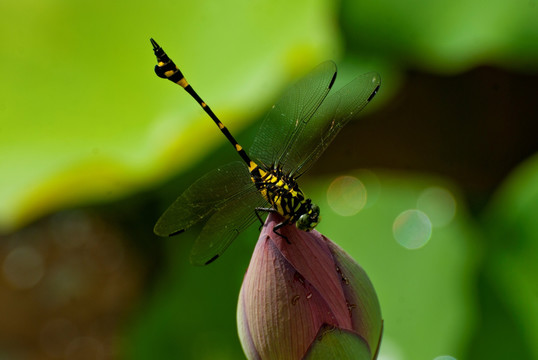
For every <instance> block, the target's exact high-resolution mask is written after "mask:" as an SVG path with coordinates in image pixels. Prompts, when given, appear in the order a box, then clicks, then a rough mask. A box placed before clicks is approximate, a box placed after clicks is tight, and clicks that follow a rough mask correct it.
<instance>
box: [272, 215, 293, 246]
mask: <svg viewBox="0 0 538 360" xmlns="http://www.w3.org/2000/svg"><path fill="white" fill-rule="evenodd" d="M288 223H289V220H285V221H282V222H281V223H280V224H278V225H277V226H275V227H274V228H273V232H274V233H275V234H277V235H278V236H280V237H282V238H283V239H284V240H286V242H287V243H288V244H290V245H291V242H290V241H289V240H288V238H287V237H286V236H285V235H283V234H281V233H279V232H278V230H279V229H280V228H282V227H284V226H286V225H288Z"/></svg>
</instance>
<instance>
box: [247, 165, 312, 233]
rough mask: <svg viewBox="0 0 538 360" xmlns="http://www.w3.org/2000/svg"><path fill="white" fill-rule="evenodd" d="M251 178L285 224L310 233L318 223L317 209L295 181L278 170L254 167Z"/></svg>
mask: <svg viewBox="0 0 538 360" xmlns="http://www.w3.org/2000/svg"><path fill="white" fill-rule="evenodd" d="M251 176H252V181H253V182H254V184H255V185H256V188H257V189H258V190H259V191H260V193H261V194H262V195H263V197H264V198H265V199H266V200H267V201H268V202H269V204H270V205H271V206H272V208H273V209H274V211H276V212H278V213H279V214H280V215H282V216H283V217H284V218H285V219H286V223H291V224H295V225H296V226H297V228H298V229H300V230H303V231H310V230H312V229H313V228H314V227H315V226H316V225H317V224H318V223H319V220H320V217H319V207H318V206H317V205H315V204H312V201H311V200H310V199H306V198H305V195H304V194H303V192H302V191H301V189H300V188H299V185H298V184H297V182H296V181H295V179H293V178H292V177H290V176H288V175H287V174H284V173H283V172H282V171H281V170H280V169H279V168H276V169H275V168H272V169H266V170H262V169H260V168H258V167H256V169H255V170H254V171H251Z"/></svg>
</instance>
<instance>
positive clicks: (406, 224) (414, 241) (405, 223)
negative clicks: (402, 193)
mask: <svg viewBox="0 0 538 360" xmlns="http://www.w3.org/2000/svg"><path fill="white" fill-rule="evenodd" d="M392 234H393V235H394V238H395V239H396V241H397V242H398V244H400V245H402V246H403V247H405V248H407V249H418V248H421V247H423V246H424V245H426V243H427V242H428V241H429V240H430V237H431V234H432V223H431V221H430V219H429V218H428V215H426V214H425V213H423V212H422V211H420V210H416V209H409V210H405V211H403V212H402V213H400V214H399V215H398V216H397V217H396V219H395V220H394V222H393V224H392Z"/></svg>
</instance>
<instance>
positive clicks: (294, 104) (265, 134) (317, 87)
mask: <svg viewBox="0 0 538 360" xmlns="http://www.w3.org/2000/svg"><path fill="white" fill-rule="evenodd" d="M335 78H336V65H335V64H334V62H332V61H327V62H324V63H322V64H320V65H318V66H317V67H316V68H315V69H314V70H312V71H311V72H310V73H308V74H307V75H306V76H305V77H303V78H302V79H300V80H299V81H298V82H297V83H295V84H294V85H293V86H291V87H290V88H289V89H288V90H287V91H286V92H285V93H284V95H283V96H282V97H281V98H280V100H278V102H277V103H276V104H275V105H274V106H273V108H272V109H271V110H270V111H269V113H268V114H267V116H266V117H265V119H264V121H263V122H262V125H261V127H260V131H259V133H258V136H256V138H255V139H254V143H253V144H252V147H251V149H250V155H251V156H253V157H254V158H255V159H256V160H258V161H259V162H260V163H261V164H263V165H265V166H271V165H274V164H275V163H281V162H282V161H283V159H285V158H286V157H287V156H288V153H289V147H290V144H292V143H293V142H294V138H295V137H296V136H297V134H299V133H301V129H302V127H304V125H305V124H306V123H307V122H308V120H309V119H310V117H311V116H312V115H313V114H314V112H315V111H316V110H317V108H318V107H319V106H320V104H321V103H322V102H323V99H325V97H326V96H327V93H328V92H329V90H330V88H331V86H332V85H333V83H334V80H335Z"/></svg>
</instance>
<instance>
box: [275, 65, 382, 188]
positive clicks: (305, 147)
mask: <svg viewBox="0 0 538 360" xmlns="http://www.w3.org/2000/svg"><path fill="white" fill-rule="evenodd" d="M380 84H381V78H380V76H379V74H377V73H367V74H364V75H361V76H359V77H357V78H356V79H355V80H353V81H351V82H350V83H349V84H347V85H346V86H344V87H343V88H341V89H340V90H338V91H336V92H335V93H331V94H329V96H327V98H326V99H325V100H324V101H323V103H322V104H321V105H320V106H319V108H318V109H317V111H316V113H315V114H314V115H313V116H312V118H311V119H310V121H309V122H308V123H307V125H306V126H305V127H304V128H303V130H302V132H301V134H300V135H299V136H297V138H296V139H295V141H294V142H293V143H292V144H291V146H290V149H289V156H288V157H287V158H286V159H285V162H284V163H282V164H281V165H282V168H283V169H289V173H290V175H291V176H292V177H294V178H298V177H300V176H301V175H302V174H303V173H304V172H305V171H307V170H308V169H309V168H310V167H311V166H312V164H313V163H314V162H315V161H316V160H317V159H318V158H319V157H320V156H321V154H322V153H323V152H324V151H325V149H326V148H327V146H329V144H330V143H331V141H333V139H334V138H335V137H336V135H337V134H338V133H339V132H340V130H341V129H342V128H343V127H344V126H345V125H346V124H347V123H348V121H349V120H350V119H352V118H353V117H355V116H356V115H357V114H358V112H359V111H361V110H362V109H363V108H364V107H365V106H366V105H367V104H368V102H370V100H372V98H373V97H374V95H375V94H376V93H377V90H378V89H379V85H380Z"/></svg>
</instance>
